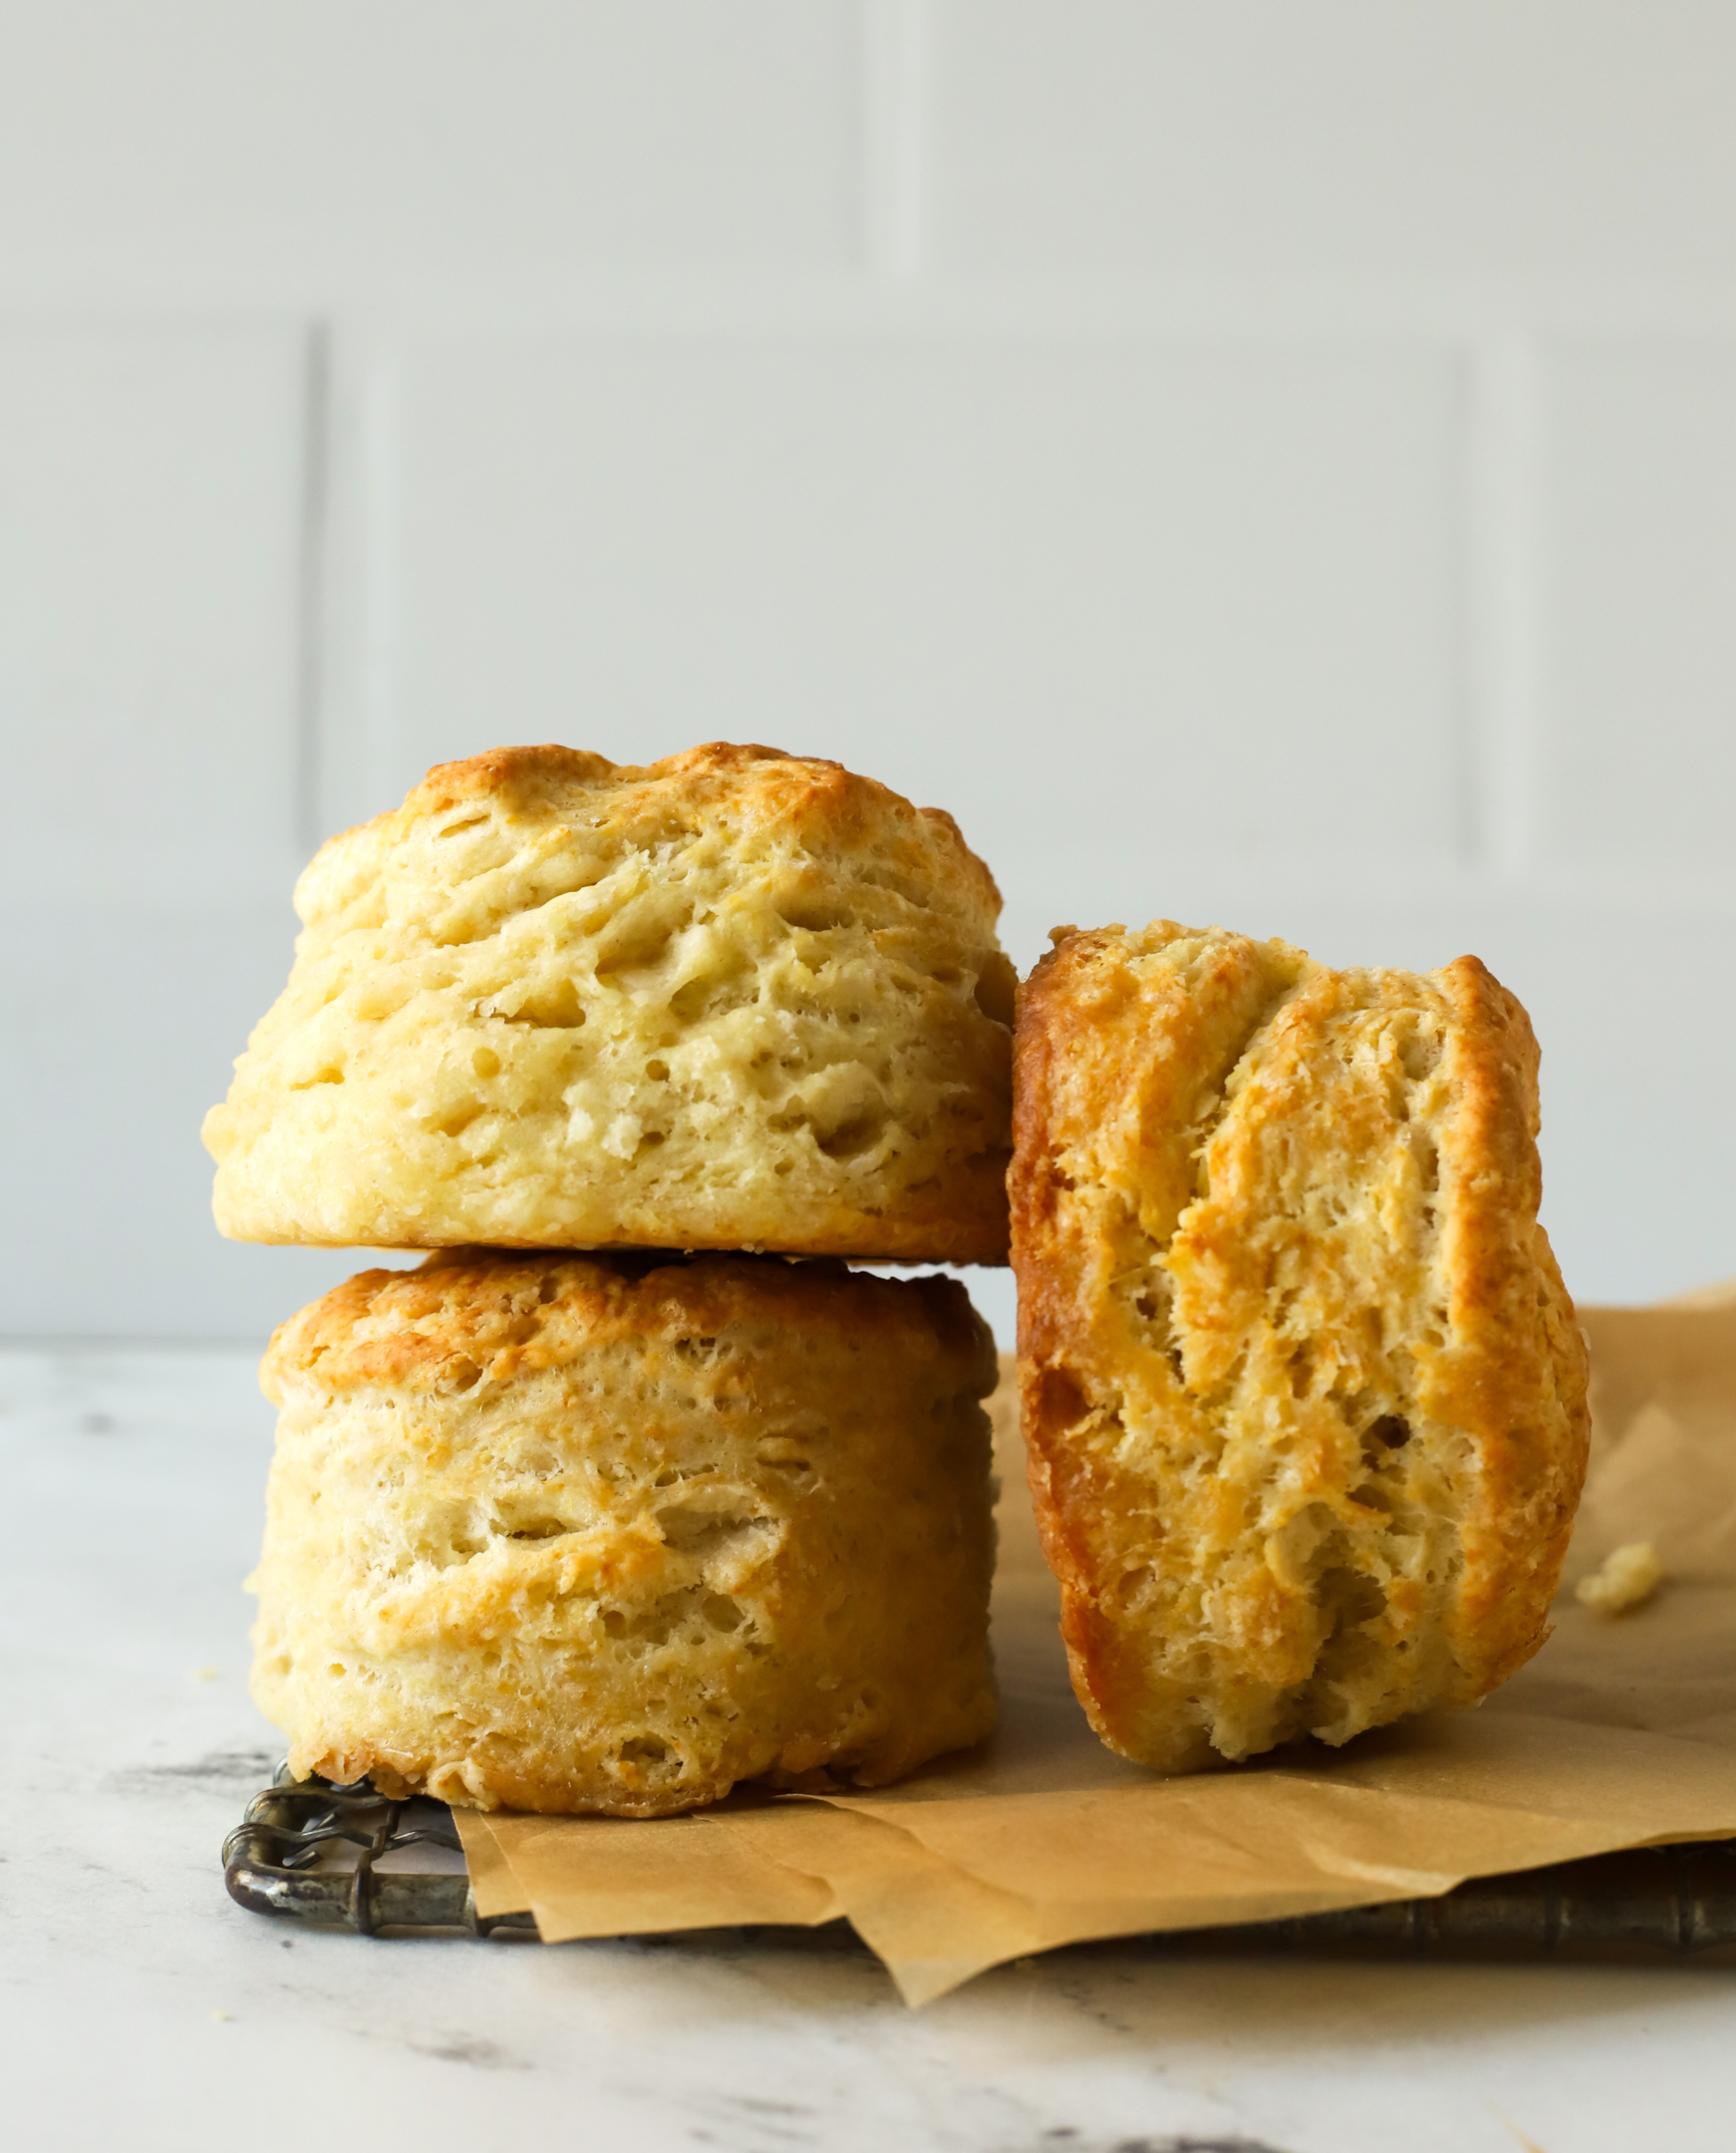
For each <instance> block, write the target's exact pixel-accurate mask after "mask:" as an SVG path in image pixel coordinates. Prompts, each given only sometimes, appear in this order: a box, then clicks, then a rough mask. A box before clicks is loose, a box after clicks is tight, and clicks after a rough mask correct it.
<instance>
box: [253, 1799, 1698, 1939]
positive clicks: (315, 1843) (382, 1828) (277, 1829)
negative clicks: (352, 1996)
mask: <svg viewBox="0 0 1736 2153" xmlns="http://www.w3.org/2000/svg"><path fill="white" fill-rule="evenodd" d="M424 1814H426V1815H427V1816H429V1817H430V1818H432V1819H433V1821H431V1822H419V1821H417V1819H418V1817H419V1816H421V1815H424ZM442 1819H444V1820H445V1821H441V1820H442ZM413 1847H427V1848H435V1849H439V1850H440V1851H442V1852H444V1853H446V1854H448V1855H450V1854H458V1855H460V1856H461V1854H462V1848H461V1847H460V1845H459V1842H458V1837H457V1834H456V1833H455V1832H454V1831H453V1830H452V1829H451V1825H450V1821H449V1812H447V1811H445V1810H443V1809H442V1808H441V1807H440V1806H439V1805H438V1804H437V1803H433V1802H426V1801H415V1802H406V1801H396V1800H392V1799H389V1798H388V1797H387V1796H386V1795H384V1794H382V1793H380V1792H378V1791H377V1789H376V1788H374V1787H373V1786H372V1785H371V1784H370V1783H369V1782H368V1781H367V1780H366V1779H362V1780H358V1781H357V1782H356V1783H355V1784H354V1785H350V1786H339V1785H335V1784H334V1783H333V1782H332V1781H330V1780H327V1779H319V1778H310V1779H300V1780H297V1779H294V1778H292V1777H291V1775H290V1772H289V1767H288V1766H287V1764H280V1765H279V1766H278V1767H277V1771H276V1773H275V1775H274V1777H273V1779H272V1783H271V1785H270V1786H269V1787H266V1788H264V1789H263V1790H262V1791H261V1792H260V1793H258V1794H256V1795H254V1797H253V1799H252V1800H251V1801H250V1802H249V1803H248V1804H247V1813H246V1816H245V1818H244V1819H243V1821H242V1822H241V1823H240V1824H238V1825H237V1826H236V1828H235V1829H234V1830H233V1831H232V1832H231V1833H230V1834H229V1836H228V1838H227V1839H226V1840H225V1841H224V1843H223V1880H224V1882H225V1884H226V1885H227V1886H228V1890H229V1896H230V1897H231V1898H232V1899H233V1900H234V1901H235V1902H236V1904H237V1905H239V1906H243V1907H245V1908H246V1909H247V1910H248V1911H249V1913H253V1914H270V1915H276V1916H279V1917H283V1918H287V1919H289V1920H293V1921H298V1922H302V1923H306V1924H309V1925H311V1926H313V1927H316V1928H327V1929H340V1930H348V1931H351V1932H352V1933H355V1934H358V1935H362V1936H378V1935H381V1934H383V1933H390V1934H395V1935H412V1936H414V1935H417V1934H424V1933H426V1934H435V1933H445V1934H448V1935H449V1934H451V1933H452V1932H454V1931H457V1932H460V1933H462V1934H465V1935H468V1936H472V1937H493V1938H499V1939H512V1938H519V1939H524V1938H529V1939H532V1940H534V1938H535V1936H536V1922H535V1919H534V1917H533V1916H531V1915H530V1914H500V1915H495V1916H493V1917H491V1918H490V1917H484V1916H482V1915H479V1914H478V1913H477V1912H476V1902H475V1897H474V1895H473V1893H472V1892H471V1890H470V1880H469V1878H468V1876H467V1875H465V1874H464V1873H463V1872H462V1871H461V1870H458V1869H455V1868H451V1867H447V1868H445V1869H433V1870H431V1869H414V1868H413V1869H403V1868H398V1869H385V1868H382V1867H381V1866H380V1865H381V1863H382V1862H383V1861H384V1860H385V1858H386V1857H387V1856H388V1855H396V1854H399V1853H402V1852H405V1851H407V1850H408V1849H410V1848H413ZM1141 1941H1142V1942H1147V1943H1150V1944H1153V1945H1156V1946H1158V1947H1160V1948H1163V1949H1166V1950H1184V1951H1197V1950H1201V1949H1214V1950H1215V1949H1231V1950H1236V1951H1264V1952H1272V1951H1288V1952H1297V1953H1322V1952H1323V1953H1331V1952H1338V1951H1345V1950H1348V1951H1352V1952H1360V1953H1371V1954H1374V1955H1378V1956H1380V1957H1388V1958H1419V1959H1420V1958H1434V1957H1441V1958H1532V1959H1578V1958H1600V1957H1624V1958H1634V1957H1640V1958H1651V1959H1659V1958H1661V1959H1667V1960H1674V1961H1678V1962H1680V1961H1690V1960H1700V1959H1703V1958H1705V1957H1706V1956H1707V1955H1708V1954H1712V1953H1717V1954H1719V1955H1720V1956H1721V1957H1722V1956H1724V1955H1726V1954H1728V1953H1730V1952H1732V1951H1733V1950H1736V1843H1733V1842H1729V1841H1724V1840H1704V1841H1693V1842H1689V1843H1686V1844H1678V1845H1675V1846H1664V1847H1642V1848H1637V1849H1634V1850H1632V1851H1629V1852H1626V1853H1620V1854H1601V1855H1597V1856H1594V1857H1592V1858H1591V1859H1589V1860H1586V1861H1578V1862H1565V1863H1562V1864H1559V1865H1558V1866H1556V1867H1554V1868H1549V1869H1528V1870H1523V1871H1520V1872H1518V1873H1516V1874H1514V1875H1511V1876H1497V1877H1482V1878H1477V1879H1474V1880H1473V1881H1471V1882H1470V1883H1467V1884H1461V1885H1460V1886H1459V1887H1458V1888H1457V1889H1456V1890H1454V1891H1450V1892H1447V1893H1445V1894H1444V1895H1443V1896H1441V1897H1440V1898H1437V1899H1404V1900H1398V1901H1394V1902H1388V1903H1387V1904H1385V1905H1381V1906H1367V1907H1347V1908H1342V1909H1339V1910H1338V1911H1336V1912H1333V1913H1329V1914H1309V1915H1303V1916H1300V1917H1298V1918H1297V1919H1295V1920H1291V1921H1278V1922H1258V1923H1247V1924H1243V1925H1239V1926H1236V1927H1233V1928H1228V1929H1193V1930H1184V1931H1180V1932H1177V1933H1175V1934H1172V1935H1168V1936H1164V1937H1161V1938H1151V1939H1144V1940H1141Z"/></svg>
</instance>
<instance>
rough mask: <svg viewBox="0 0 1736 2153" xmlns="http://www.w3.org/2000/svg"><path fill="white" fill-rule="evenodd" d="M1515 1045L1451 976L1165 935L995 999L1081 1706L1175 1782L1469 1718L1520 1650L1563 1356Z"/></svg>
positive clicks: (1169, 929)
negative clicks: (1004, 1035)
mask: <svg viewBox="0 0 1736 2153" xmlns="http://www.w3.org/2000/svg"><path fill="white" fill-rule="evenodd" d="M1537 1067H1538V1053H1537V1045H1536V1042H1535V1040H1534V1039H1533V1036H1532V1031H1531V1026H1530V1024H1529V1023H1528V1021H1527V1019H1526V1015H1525V1012H1524V1010H1523V1009H1522V1008H1521V1007H1520V1005H1519V1004H1518V1002H1517V1001H1515V1000H1514V998H1513V996H1512V995H1510V994H1509V993H1507V991H1506V990H1505V989H1504V988H1502V987H1501V986H1499V985H1498V984H1497V983H1496V981H1495V980H1494V979H1492V978H1491V977H1490V975H1489V973H1488V972H1487V971H1485V969H1484V968H1483V966H1482V965H1481V964H1479V963H1478V962H1477V960H1476V959H1475V958H1474V957H1461V958H1460V959H1459V960H1458V961H1457V963H1455V964H1451V965H1449V966H1447V967H1446V968H1445V970H1443V971H1440V972H1436V973H1431V974H1428V975H1425V976H1422V977H1417V976H1413V975H1411V974H1409V973H1402V972H1361V971H1341V972H1340V971H1328V970H1327V969H1325V968H1324V967H1323V966H1320V965H1316V964H1313V963H1311V962H1310V961H1309V960H1308V959H1307V957H1305V956H1304V955H1303V954H1302V951H1300V950H1296V949H1292V948H1290V947H1289V946H1288V945H1287V944H1285V943H1282V942H1256V941H1250V940H1248V939H1247V938H1246V937H1244V936H1241V935H1234V934H1228V933H1225V932H1223V931H1222V930H1220V929H1216V928H1214V929H1211V930H1208V931H1206V932H1195V931H1193V930H1192V929H1189V928H1185V927H1178V926H1175V925H1173V924H1172V923H1170V922H1168V921H1161V922H1159V923H1157V924H1156V925H1153V926H1151V927H1148V928H1146V929H1145V930H1144V931H1143V932H1142V933H1135V934H1129V933H1127V932H1126V931H1125V930H1124V929H1122V928H1108V929H1105V930H1103V931H1102V932H1098V933H1088V934H1079V933H1073V932H1069V933H1067V934H1065V935H1063V936H1061V937H1060V938H1059V939H1058V946H1057V947H1056V949H1055V950H1054V952H1053V954H1052V955H1051V956H1049V957H1047V958H1045V959H1044V961H1043V962H1042V963H1041V964H1040V965H1039V966H1038V967H1037V969H1036V971H1035V973H1034V974H1033V975H1032V977H1031V978H1030V980H1029V981H1028V982H1027V984H1026V985H1025V986H1024V987H1023V988H1022V989H1021V990H1020V995H1019V1007H1018V1022H1017V1038H1016V1048H1015V1081H1014V1088H1015V1098H1016V1109H1015V1129H1014V1153H1013V1172H1012V1189H1013V1267H1014V1271H1015V1273H1016V1276H1017V1282H1018V1299H1019V1363H1020V1399H1021V1411H1022V1418H1023V1424H1024V1430H1025V1435H1026V1439H1027V1442H1028V1445H1029V1465H1030V1478H1031V1486H1032V1491H1033V1494H1034V1498H1035V1503H1036V1508H1037V1513H1038V1519H1039V1523H1040V1526H1041V1529H1042V1533H1043V1538H1044V1544H1045V1550H1046V1553H1047V1555H1048V1558H1049V1561H1050V1563H1051V1565H1052V1566H1053V1568H1054V1570H1055V1572H1056V1574H1057V1575H1058V1577H1059V1579H1060V1582H1061V1587H1062V1598H1063V1608H1064V1614H1063V1628H1064V1631H1065V1635H1066V1641H1067V1648H1068V1653H1069V1656H1070V1659H1071V1663H1072V1671H1073V1681H1074V1686H1075V1688H1076V1689H1077V1691H1078V1693H1079V1697H1080V1700H1081V1701H1082V1702H1083V1704H1084V1706H1085V1708H1086V1710H1087V1712H1088V1713H1089V1714H1090V1717H1091V1721H1092V1724H1093V1725H1094V1726H1095V1727H1096V1729H1097V1731H1098V1733H1099V1734H1101V1735H1102V1737H1103V1739H1104V1740H1105V1741H1107V1742H1108V1743H1109V1744H1110V1746H1111V1747H1113V1748H1115V1749H1117V1750H1119V1751H1120V1752H1121V1753H1122V1754H1123V1755H1125V1756H1129V1757H1133V1758H1135V1759H1137V1760H1139V1761H1140V1762H1143V1763H1147V1764H1153V1765H1157V1766H1160V1767H1162V1768H1164V1769H1168V1770H1182V1769H1188V1768H1191V1767H1195V1766H1198V1765H1201V1764H1204V1763H1206V1762H1208V1761H1209V1760H1210V1759H1211V1757H1212V1755H1213V1753H1214V1752H1216V1753H1217V1754H1218V1755H1220V1756H1223V1757H1230V1758H1236V1757H1245V1756H1249V1755H1252V1754H1253V1753H1255V1752H1256V1751H1259V1750H1264V1749H1269V1748H1271V1747H1272V1746H1273V1745H1274V1744H1275V1743H1278V1742H1283V1741H1286V1740H1288V1739H1290V1738H1291V1737H1293V1736H1296V1735H1300V1734H1304V1733H1308V1734H1315V1735H1318V1736H1319V1737H1320V1738H1321V1739H1322V1740H1324V1741H1328V1742H1342V1741H1345V1740H1347V1739H1348V1738H1349V1737H1350V1736H1351V1735H1352V1734H1355V1733H1356V1732H1358V1731H1359V1730H1360V1729H1362V1728H1364V1727H1369V1726H1375V1725H1378V1724H1380V1723H1382V1722H1384V1721H1387V1720H1391V1719H1395V1718H1397V1717H1398V1716H1399V1715H1400V1714H1401V1713H1405V1712H1412V1711H1418V1710H1421V1709H1422V1708H1423V1707H1425V1706H1427V1705H1432V1704H1446V1703H1468V1702H1470V1701H1471V1700H1472V1699H1474V1698H1476V1697H1479V1696H1481V1695H1482V1694H1483V1693H1484V1692H1486V1691H1488V1690H1490V1689H1492V1688H1494V1686H1495V1685H1496V1684H1497V1683H1499V1682H1502V1681H1503V1680H1505V1678H1506V1677H1507V1676H1509V1675H1511V1674H1512V1673H1513V1672H1514V1670H1515V1669H1516V1668H1518V1667H1519V1666H1520V1665H1521V1664H1522V1663H1523V1662H1524V1661H1525V1660H1526V1659H1527V1658H1528V1657H1529V1656H1530V1655H1531V1654H1532V1653H1533V1652H1535V1651H1536V1649H1537V1647H1538V1645H1539V1644H1540V1643H1541V1642H1542V1640H1543V1638H1544V1636H1545V1634H1546V1622H1547V1615H1548V1609H1549V1605H1550V1601H1551V1598H1552V1597H1553V1595H1554V1592H1555V1589H1556V1585H1557V1582H1558V1579H1559V1576H1560V1571H1561V1563H1562V1556H1563V1553H1564V1551H1565V1549H1566V1546H1567V1539H1568V1532H1569V1527H1570V1525H1571V1523H1572V1520H1573V1514H1574V1508H1575V1505H1576V1503H1577V1501H1578V1499H1579V1492H1580V1485H1581V1481H1582V1479H1583V1477H1584V1473H1585V1464H1586V1447H1587V1439H1588V1416H1587V1410H1586V1373H1587V1372H1586V1352H1585V1347H1584V1344H1583V1341H1582V1339H1581V1336H1580V1332H1579V1329H1578V1327H1577V1325H1576V1323H1575V1319H1574V1310H1573V1304H1572V1303H1571V1302H1570V1300H1569V1299H1568V1295H1567V1292H1566V1289H1565V1288H1564V1286H1563V1284H1562V1281H1561V1275H1560V1273H1559V1272H1558V1270H1557V1268H1556V1263H1555V1259H1554V1257H1553V1255H1552V1254H1551V1251H1550V1246H1549V1242H1548V1240H1547V1238H1546V1237H1545V1235H1544V1231H1543V1229H1542V1227H1541V1226H1540V1225H1539V1224H1538V1222H1537V1210H1538V1202H1539V1197H1540V1194H1541V1189H1542V1177H1541V1172H1540V1168H1539V1164H1538V1154H1537V1142H1536V1137H1537V1128H1538V1094H1537Z"/></svg>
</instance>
